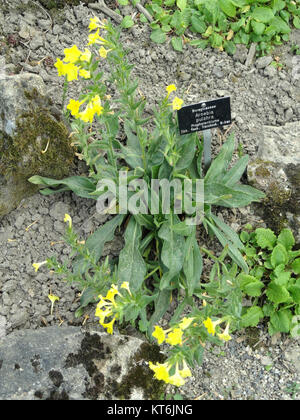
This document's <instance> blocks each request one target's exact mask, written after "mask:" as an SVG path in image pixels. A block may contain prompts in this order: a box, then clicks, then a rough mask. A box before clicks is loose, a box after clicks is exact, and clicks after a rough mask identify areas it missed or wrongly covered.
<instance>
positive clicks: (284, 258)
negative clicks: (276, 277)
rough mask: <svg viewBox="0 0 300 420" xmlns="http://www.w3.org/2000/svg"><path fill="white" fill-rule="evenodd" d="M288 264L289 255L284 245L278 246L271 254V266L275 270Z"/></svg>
mask: <svg viewBox="0 0 300 420" xmlns="http://www.w3.org/2000/svg"><path fill="white" fill-rule="evenodd" d="M287 262H288V253H287V250H286V249H285V247H284V246H283V245H282V244H278V245H276V246H275V248H274V249H273V251H272V254H271V264H272V266H273V267H274V268H275V267H277V266H278V265H280V264H284V265H285V264H287Z"/></svg>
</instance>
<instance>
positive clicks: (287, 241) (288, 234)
mask: <svg viewBox="0 0 300 420" xmlns="http://www.w3.org/2000/svg"><path fill="white" fill-rule="evenodd" d="M277 243H279V244H282V245H283V246H284V247H285V249H286V250H287V251H289V250H291V249H292V248H293V246H294V245H295V238H294V235H293V233H292V231H291V230H290V229H283V230H282V231H281V232H280V234H279V236H278V239H277Z"/></svg>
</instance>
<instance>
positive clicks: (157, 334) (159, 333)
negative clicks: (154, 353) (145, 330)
mask: <svg viewBox="0 0 300 420" xmlns="http://www.w3.org/2000/svg"><path fill="white" fill-rule="evenodd" d="M152 335H153V337H154V338H156V339H157V343H158V344H161V343H163V342H164V341H165V339H166V335H165V332H164V330H163V329H162V328H161V327H159V326H157V325H156V326H155V330H154V331H153V333H152Z"/></svg>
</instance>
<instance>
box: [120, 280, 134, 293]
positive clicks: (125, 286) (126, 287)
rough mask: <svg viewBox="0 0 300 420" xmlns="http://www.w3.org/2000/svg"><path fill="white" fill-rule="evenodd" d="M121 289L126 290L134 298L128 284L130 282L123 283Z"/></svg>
mask: <svg viewBox="0 0 300 420" xmlns="http://www.w3.org/2000/svg"><path fill="white" fill-rule="evenodd" d="M121 289H126V290H127V292H128V293H129V294H130V296H132V294H131V291H130V289H129V283H128V281H123V283H122V284H121Z"/></svg>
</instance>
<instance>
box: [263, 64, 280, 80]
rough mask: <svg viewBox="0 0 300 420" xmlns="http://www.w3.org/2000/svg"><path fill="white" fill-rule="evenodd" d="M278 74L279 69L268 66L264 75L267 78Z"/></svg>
mask: <svg viewBox="0 0 300 420" xmlns="http://www.w3.org/2000/svg"><path fill="white" fill-rule="evenodd" d="M276 74H277V69H276V68H275V67H274V66H271V65H270V66H268V67H266V68H265V70H264V75H265V76H267V77H274V76H276Z"/></svg>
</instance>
